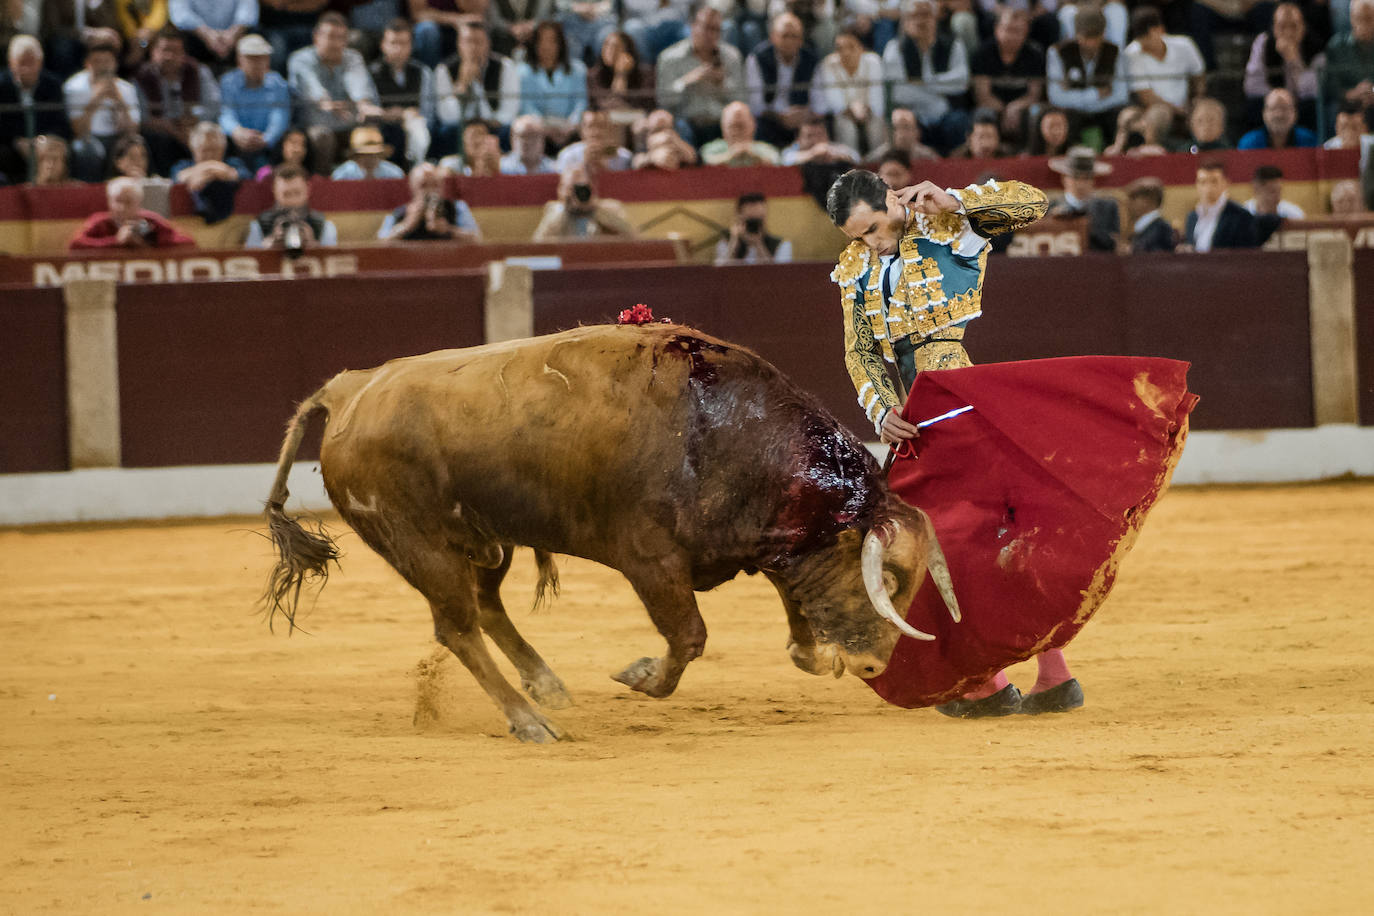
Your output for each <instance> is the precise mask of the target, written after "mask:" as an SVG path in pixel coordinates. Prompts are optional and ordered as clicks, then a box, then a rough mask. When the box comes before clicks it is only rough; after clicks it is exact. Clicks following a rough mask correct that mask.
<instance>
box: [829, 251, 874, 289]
mask: <svg viewBox="0 0 1374 916" xmlns="http://www.w3.org/2000/svg"><path fill="white" fill-rule="evenodd" d="M868 265H869V248H868V246H867V245H865V244H864V243H863V242H861V241H858V240H855V241H853V242H850V243H849V245H848V247H846V248H845V250H844V251H842V252H840V260H839V263H837V264H836V265H835V269H834V270H832V271H831V272H830V279H832V280H834V281H835V282H836V283H838V284H839V285H840V288H841V289H843V288H846V287H850V286H854V285H855V284H857V283H858V282H859V279H860V278H861V277H862V276H863V275H864V274H865V273H866V272H867V271H868Z"/></svg>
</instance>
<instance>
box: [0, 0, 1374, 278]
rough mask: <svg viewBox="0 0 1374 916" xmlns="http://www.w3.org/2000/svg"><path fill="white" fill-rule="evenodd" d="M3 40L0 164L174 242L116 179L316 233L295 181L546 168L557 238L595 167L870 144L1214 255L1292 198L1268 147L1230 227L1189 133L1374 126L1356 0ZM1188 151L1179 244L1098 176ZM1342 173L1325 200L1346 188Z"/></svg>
mask: <svg viewBox="0 0 1374 916" xmlns="http://www.w3.org/2000/svg"><path fill="white" fill-rule="evenodd" d="M0 44H3V46H4V47H5V59H6V62H7V64H8V67H7V69H6V70H5V71H4V72H3V73H0V179H3V181H6V182H9V183H14V184H22V183H32V184H37V185H54V184H63V183H67V182H74V181H85V182H102V181H108V182H111V183H110V184H109V186H108V187H109V188H110V189H116V188H117V189H118V191H119V194H120V196H119V198H118V206H117V207H116V198H115V196H114V194H115V192H114V190H111V192H110V193H111V198H110V199H111V211H110V212H111V214H122V216H123V217H125V218H124V219H123V220H122V222H121V219H120V218H119V217H116V218H115V219H114V223H109V222H108V221H107V222H104V223H100V225H99V226H95V225H94V224H92V231H98V232H99V233H103V234H101V235H98V236H92V238H99V239H100V240H101V241H100V242H99V243H100V244H111V242H110V241H108V240H110V239H121V240H122V241H121V242H119V244H139V243H142V244H156V243H158V240H159V239H171V238H173V237H172V236H171V235H169V234H168V233H167V232H166V231H165V229H163V227H162V226H161V224H159V223H157V222H156V221H154V220H152V219H150V218H149V216H150V211H147V210H142V209H141V208H140V206H138V205H137V204H136V203H135V202H133V201H132V192H131V191H130V190H129V188H130V185H129V184H128V183H119V184H118V185H116V184H115V183H114V182H113V180H114V179H119V178H128V179H134V180H139V181H141V180H146V179H149V178H165V179H168V180H170V181H173V182H179V183H182V184H184V185H186V187H187V189H188V191H189V192H190V193H191V195H192V199H193V201H194V203H195V207H196V210H197V212H198V213H200V214H201V215H202V216H203V217H204V218H205V220H206V221H207V222H215V221H217V220H222V219H224V218H226V217H227V216H228V215H229V213H231V212H232V209H233V200H234V194H235V191H236V189H237V188H238V187H239V185H240V184H241V183H242V182H244V181H252V180H263V181H270V182H271V183H272V189H273V194H274V200H275V205H274V207H273V208H272V210H269V211H268V212H267V213H264V214H262V215H261V216H260V217H259V218H258V219H256V220H254V222H253V225H252V227H251V230H250V237H249V240H248V244H252V245H273V244H276V245H282V246H289V245H290V244H293V243H294V242H295V241H296V240H298V239H299V240H301V241H302V243H303V244H327V241H326V240H328V239H331V238H334V237H335V233H334V232H333V225H332V224H331V223H330V222H329V221H328V220H327V219H326V218H324V217H323V216H321V215H320V214H318V213H315V212H314V211H312V210H310V208H309V199H308V196H309V195H308V187H309V179H310V178H311V176H328V177H331V178H333V179H336V180H349V179H360V178H398V179H399V178H408V180H409V182H410V186H411V188H412V191H413V193H414V197H413V199H412V200H411V201H410V203H409V204H407V205H405V206H404V207H402V208H400V209H398V210H397V211H396V212H395V213H393V214H391V215H390V216H389V217H388V219H387V221H386V223H385V224H384V226H383V227H382V232H381V235H380V237H381V238H382V239H384V240H393V239H394V240H400V239H454V240H475V239H480V230H479V229H478V227H477V225H476V223H475V221H473V219H472V214H471V212H470V211H468V209H467V207H466V205H463V204H462V203H461V202H459V201H446V200H444V199H443V198H442V195H441V189H442V188H443V185H444V182H443V179H444V176H445V175H446V174H455V175H470V176H488V175H498V174H509V175H529V174H539V173H554V172H556V173H558V174H559V176H560V180H559V186H558V192H557V199H556V200H554V201H552V202H551V203H550V204H549V205H548V207H547V208H546V212H545V214H544V218H543V220H542V221H541V223H540V226H539V230H538V233H539V235H540V237H543V238H556V237H564V236H567V235H574V236H580V235H590V234H612V235H615V234H628V233H631V232H632V231H633V230H632V228H631V226H630V224H629V222H628V220H627V219H626V217H625V215H624V212H623V210H622V208H621V207H620V206H619V204H618V203H616V202H615V201H611V200H606V199H603V198H602V197H601V196H600V194H599V179H600V176H601V175H603V174H604V173H605V172H609V171H617V170H624V169H652V170H663V171H673V170H678V169H687V168H692V167H696V166H753V165H784V166H796V167H800V168H802V169H804V170H808V169H810V170H817V173H818V174H819V175H822V176H824V175H827V174H838V173H839V172H840V171H843V170H844V169H847V168H850V167H853V166H856V165H864V166H866V167H868V168H872V169H873V170H874V171H877V172H878V173H879V174H880V175H882V176H883V177H884V179H885V180H887V181H888V182H889V183H890V184H893V185H899V184H901V183H903V182H907V181H910V180H911V177H912V175H913V174H916V175H917V176H919V172H920V162H921V161H922V160H930V159H935V158H941V157H957V158H961V159H963V158H967V159H978V160H984V159H986V160H994V159H999V158H1004V157H1008V156H1017V155H1027V156H1048V157H1051V158H1050V163H1051V167H1052V168H1053V169H1054V170H1055V171H1056V172H1060V173H1061V174H1062V175H1063V181H1064V188H1063V194H1062V195H1061V196H1060V197H1059V198H1058V200H1057V202H1056V205H1055V206H1056V211H1057V212H1059V213H1061V214H1063V215H1069V216H1080V215H1081V216H1084V217H1086V219H1087V223H1088V227H1089V228H1088V238H1089V243H1090V245H1091V247H1093V248H1096V249H1101V250H1113V249H1114V250H1130V249H1135V250H1154V249H1155V248H1159V247H1173V245H1177V244H1184V245H1192V246H1193V247H1195V248H1198V249H1199V250H1206V249H1207V248H1208V247H1210V246H1211V245H1213V244H1217V245H1220V244H1223V243H1222V242H1220V241H1218V239H1221V238H1225V239H1231V238H1233V237H1234V238H1238V239H1241V240H1242V241H1243V242H1244V240H1249V239H1252V238H1255V239H1262V238H1263V236H1264V235H1266V229H1267V230H1268V231H1269V232H1272V228H1271V227H1270V224H1271V223H1272V222H1273V220H1272V219H1270V217H1273V219H1282V218H1285V217H1291V216H1293V210H1294V208H1293V207H1292V205H1291V204H1289V205H1288V207H1287V208H1285V207H1284V206H1283V204H1284V203H1285V201H1283V200H1282V198H1281V179H1282V174H1281V173H1277V174H1275V173H1276V172H1277V170H1276V169H1274V168H1273V167H1272V166H1263V167H1261V168H1260V169H1259V170H1258V171H1256V173H1255V174H1254V176H1253V185H1254V188H1255V195H1254V200H1252V201H1251V202H1250V204H1251V205H1250V206H1249V207H1246V206H1242V205H1240V204H1235V207H1234V209H1235V210H1241V211H1244V212H1246V214H1247V215H1248V217H1249V219H1250V220H1251V223H1253V224H1254V225H1252V226H1251V229H1252V230H1254V231H1252V232H1247V231H1240V230H1237V231H1233V224H1235V223H1236V221H1237V220H1240V221H1242V222H1243V221H1244V218H1242V217H1238V216H1236V214H1235V212H1233V209H1232V208H1231V207H1229V206H1227V205H1228V204H1231V203H1233V202H1232V201H1231V200H1230V198H1229V196H1228V191H1227V187H1228V186H1229V180H1232V179H1238V178H1240V177H1241V176H1227V175H1226V174H1225V170H1224V169H1220V172H1221V174H1220V175H1216V174H1214V173H1215V172H1216V171H1217V169H1213V168H1212V166H1213V165H1214V163H1213V162H1211V161H1210V160H1208V159H1206V154H1207V153H1209V152H1212V151H1216V150H1224V149H1231V148H1239V149H1284V148H1289V147H1313V146H1326V147H1328V148H1349V149H1362V151H1364V152H1367V146H1368V145H1369V144H1370V142H1371V141H1374V132H1371V125H1374V0H1302V2H1289V0H1284V2H1278V3H1275V2H1272V0H1227V2H1221V0H1132V2H1122V0H1107V2H1106V3H1100V2H1097V0H1005V2H999V0H706V2H700V0H698V2H695V3H690V2H688V0H621V2H620V3H617V4H612V3H610V2H608V0H76V2H74V3H73V2H61V0H6V2H5V3H4V4H3V8H0ZM1226 60H1231V61H1235V63H1236V64H1237V66H1236V68H1235V69H1234V72H1233V73H1232V72H1228V71H1227V70H1226V69H1225V67H1224V66H1223V61H1226ZM1242 60H1243V61H1244V63H1243V68H1242V67H1241V66H1239V65H1240V62H1241V61H1242ZM1180 151H1182V152H1193V153H1199V154H1202V158H1200V160H1199V164H1200V165H1202V166H1205V168H1203V169H1200V170H1199V173H1198V174H1199V178H1198V188H1199V202H1198V208H1197V210H1196V211H1195V212H1194V213H1192V214H1191V215H1190V217H1189V220H1188V227H1189V228H1188V232H1187V233H1186V234H1185V238H1184V239H1181V240H1179V239H1172V238H1170V237H1168V236H1167V234H1166V233H1164V232H1163V231H1162V230H1161V228H1160V227H1159V226H1158V225H1157V224H1158V223H1159V222H1160V220H1159V218H1158V211H1159V205H1158V201H1157V200H1156V198H1157V197H1158V193H1157V192H1159V191H1160V187H1159V185H1158V183H1157V182H1154V183H1151V182H1150V181H1144V182H1140V183H1137V184H1134V185H1132V186H1131V187H1130V188H1128V189H1127V195H1126V202H1127V204H1128V206H1127V211H1128V212H1127V217H1128V221H1133V222H1129V223H1128V224H1127V225H1125V226H1124V227H1123V225H1122V222H1121V214H1120V212H1119V210H1118V208H1117V202H1116V200H1115V199H1111V200H1107V199H1105V198H1103V197H1099V196H1097V195H1096V194H1095V193H1094V187H1093V182H1094V179H1095V178H1097V177H1100V176H1101V175H1103V174H1106V173H1108V172H1110V170H1111V168H1112V166H1111V165H1110V162H1111V159H1112V158H1113V157H1117V156H1133V157H1143V156H1150V155H1157V154H1160V153H1165V152H1180ZM1362 161H1363V160H1362ZM989 167H990V168H994V169H995V165H992V164H991V163H990V165H989ZM1204 172H1207V174H1206V175H1204V174H1203V173H1204ZM1244 177H1247V178H1248V177H1251V176H1244ZM1204 179H1205V181H1204ZM1214 179H1217V180H1219V181H1220V183H1221V185H1222V187H1221V189H1220V190H1219V191H1218V192H1217V193H1216V194H1215V195H1214V194H1212V190H1213V189H1214V186H1215V185H1216V184H1217V180H1214ZM1204 184H1205V186H1206V188H1207V191H1206V192H1205V193H1204V190H1203V188H1204ZM1276 187H1277V188H1279V189H1280V190H1276ZM1339 190H1340V201H1339V203H1337V202H1336V201H1335V199H1334V195H1333V209H1334V208H1337V207H1339V208H1341V212H1349V211H1350V210H1352V209H1357V208H1358V209H1362V208H1363V206H1364V204H1365V203H1366V194H1365V193H1362V189H1361V188H1359V187H1356V188H1354V189H1353V191H1352V189H1351V188H1350V187H1343V188H1340V189H1339ZM1367 190H1368V189H1364V191H1367ZM1108 204H1110V206H1108ZM1151 204H1153V206H1149V205H1151ZM764 208H765V202H764V201H763V200H762V198H758V197H755V196H750V195H747V196H746V198H741V200H740V202H739V213H738V218H737V220H736V222H735V223H734V224H733V225H732V226H731V227H730V229H729V230H728V233H726V234H725V235H723V237H722V239H721V247H720V250H719V252H718V258H719V259H720V260H722V261H755V260H762V259H768V258H773V257H777V256H778V253H779V252H782V256H781V259H785V258H786V253H787V252H788V250H789V246H788V245H787V243H786V241H785V240H782V239H778V238H776V237H774V236H772V235H769V234H768V233H767V232H766V231H765V230H764V228H763V224H762V222H761V220H762V219H763V215H762V214H764V213H765V209H764ZM1195 224H1196V226H1200V229H1201V231H1200V234H1199V233H1198V232H1197V231H1196V229H1195ZM150 226H151V227H153V229H147V227H150ZM130 227H132V228H130ZM1123 228H1124V230H1125V231H1124V236H1123ZM145 230H147V231H145ZM154 230H156V231H154ZM1195 236H1197V237H1195ZM86 241H90V239H87V240H86ZM1198 242H1201V244H1198Z"/></svg>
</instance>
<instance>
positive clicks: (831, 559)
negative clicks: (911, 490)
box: [783, 499, 959, 678]
mask: <svg viewBox="0 0 1374 916" xmlns="http://www.w3.org/2000/svg"><path fill="white" fill-rule="evenodd" d="M927 571H929V572H930V575H931V578H932V579H934V580H935V584H936V586H937V587H938V588H939V590H940V594H941V596H942V597H943V598H944V600H945V605H946V607H947V608H948V609H949V613H950V616H951V617H953V618H954V620H955V622H958V620H959V605H958V602H957V601H956V599H955V597H954V589H953V586H952V584H951V582H950V577H949V569H948V567H947V566H946V563H945V558H944V553H943V552H942V551H941V550H940V544H939V541H938V540H936V537H935V530H934V527H933V526H932V525H931V523H930V519H929V517H928V516H927V515H926V514H925V513H924V512H922V511H921V510H920V509H915V508H912V507H910V506H908V505H906V504H905V503H902V502H901V501H900V500H896V499H893V500H891V501H890V503H889V505H888V506H887V507H885V511H884V513H883V515H882V517H881V519H880V520H879V521H878V522H876V523H875V524H874V525H873V527H872V528H871V529H869V530H868V531H867V532H860V531H856V530H848V531H844V532H842V533H841V534H840V536H839V539H838V541H837V543H836V544H835V545H834V547H832V548H830V549H827V550H821V551H817V552H816V553H815V554H813V555H812V556H811V557H808V558H806V559H804V560H802V561H800V562H799V563H798V564H797V567H796V568H795V569H794V570H792V571H791V572H792V573H793V574H792V575H788V576H787V577H786V579H787V582H786V588H784V589H783V592H784V600H787V601H788V610H789V613H790V614H792V615H793V616H794V618H795V617H796V616H798V615H799V616H800V617H801V618H802V619H803V620H804V622H805V624H806V625H807V626H799V625H798V621H797V620H795V619H794V620H793V627H792V642H791V644H790V645H789V646H788V653H789V654H790V655H791V656H792V660H793V662H794V663H795V664H796V665H797V667H799V668H801V669H802V670H804V671H809V672H811V673H812V674H832V673H833V674H834V675H835V676H836V677H839V676H840V675H841V674H843V673H844V671H846V670H848V671H849V672H850V673H851V674H855V675H858V676H859V677H864V678H871V677H877V676H878V675H879V674H881V673H882V672H883V671H884V669H886V668H887V663H888V660H889V659H890V658H891V657H892V651H893V650H894V649H895V648H896V647H897V641H898V640H899V639H900V638H901V637H902V636H903V635H905V636H909V637H911V638H913V639H921V640H931V639H934V638H935V637H934V636H932V635H930V634H929V633H923V632H921V631H920V630H918V629H916V628H915V627H913V626H911V625H910V624H908V623H907V622H906V621H905V620H904V619H903V617H902V614H901V612H900V611H899V610H898V608H900V609H902V610H905V609H906V608H908V607H910V606H911V602H912V600H913V599H914V598H915V597H916V592H917V591H919V590H920V588H921V585H922V583H923V582H924V581H925V576H926V572H927ZM808 629H809V632H808ZM808 636H809V637H810V639H808V638H807V637H808Z"/></svg>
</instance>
